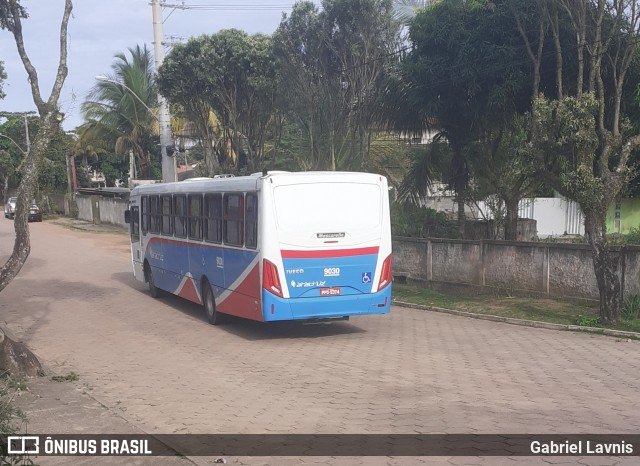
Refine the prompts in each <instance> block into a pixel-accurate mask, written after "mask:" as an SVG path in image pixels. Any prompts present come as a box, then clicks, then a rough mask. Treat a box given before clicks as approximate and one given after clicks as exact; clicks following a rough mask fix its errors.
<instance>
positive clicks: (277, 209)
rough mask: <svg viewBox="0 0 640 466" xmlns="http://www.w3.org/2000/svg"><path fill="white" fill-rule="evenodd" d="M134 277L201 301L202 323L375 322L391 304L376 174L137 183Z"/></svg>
mask: <svg viewBox="0 0 640 466" xmlns="http://www.w3.org/2000/svg"><path fill="white" fill-rule="evenodd" d="M126 217H127V219H128V220H129V222H130V234H131V255H132V260H133V273H134V275H135V277H136V278H137V279H138V280H140V281H143V282H146V283H147V284H148V286H149V290H150V292H151V294H152V295H153V296H154V297H157V296H158V294H159V293H160V290H164V291H166V292H169V293H173V294H175V295H178V296H181V297H183V298H185V299H188V300H190V301H193V302H195V303H198V304H202V305H203V306H204V308H205V310H206V313H207V317H208V319H209V322H210V323H212V324H217V323H219V322H220V321H221V319H222V318H224V316H225V315H227V314H230V315H234V316H239V317H244V318H247V319H253V320H258V321H277V320H315V319H322V320H324V319H338V318H341V319H344V318H348V317H349V316H353V315H362V314H383V313H387V312H389V307H390V303H391V281H392V273H391V228H390V219H389V196H388V187H387V180H386V178H385V177H384V176H380V175H375V174H369V173H348V172H302V173H289V172H269V173H264V174H254V175H251V176H242V177H220V178H198V179H193V180H187V181H182V182H178V183H163V184H151V185H145V186H138V187H136V188H134V189H133V190H132V192H131V196H130V206H129V211H128V212H127V215H126Z"/></svg>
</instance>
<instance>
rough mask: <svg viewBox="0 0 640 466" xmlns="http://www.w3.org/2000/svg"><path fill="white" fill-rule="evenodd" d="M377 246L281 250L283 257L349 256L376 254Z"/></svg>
mask: <svg viewBox="0 0 640 466" xmlns="http://www.w3.org/2000/svg"><path fill="white" fill-rule="evenodd" d="M379 249H380V248H379V247H378V246H373V247H370V248H357V249H330V250H324V251H323V250H316V251H292V250H282V251H280V253H281V254H282V258H283V259H312V258H317V257H349V256H365V255H367V254H378V251H379Z"/></svg>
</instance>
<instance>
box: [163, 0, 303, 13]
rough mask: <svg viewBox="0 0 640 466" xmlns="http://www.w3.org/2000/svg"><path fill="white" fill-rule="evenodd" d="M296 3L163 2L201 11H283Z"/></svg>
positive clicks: (173, 6)
mask: <svg viewBox="0 0 640 466" xmlns="http://www.w3.org/2000/svg"><path fill="white" fill-rule="evenodd" d="M294 5H295V4H294V3H271V4H265V3H226V4H223V3H220V4H186V3H185V2H182V3H181V4H173V3H161V6H162V7H164V8H174V9H177V10H199V11H268V10H272V11H282V10H291V9H292V8H293V7H294Z"/></svg>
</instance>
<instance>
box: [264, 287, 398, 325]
mask: <svg viewBox="0 0 640 466" xmlns="http://www.w3.org/2000/svg"><path fill="white" fill-rule="evenodd" d="M262 303H263V313H264V321H265V322H269V321H276V320H311V319H331V318H339V317H347V316H357V315H366V314H386V313H388V312H389V308H390V307H391V285H389V286H387V287H386V288H385V289H384V290H382V291H379V292H377V293H370V294H359V295H346V296H344V295H343V296H336V297H332V296H327V297H315V298H279V297H277V296H275V295H273V294H271V293H269V292H268V291H265V290H262Z"/></svg>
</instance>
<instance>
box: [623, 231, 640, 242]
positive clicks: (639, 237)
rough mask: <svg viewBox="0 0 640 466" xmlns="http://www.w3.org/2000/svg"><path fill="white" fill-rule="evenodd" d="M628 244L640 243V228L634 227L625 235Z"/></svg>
mask: <svg viewBox="0 0 640 466" xmlns="http://www.w3.org/2000/svg"><path fill="white" fill-rule="evenodd" d="M625 243H626V244H640V228H636V227H632V228H631V230H629V233H627V234H626V235H625Z"/></svg>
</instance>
